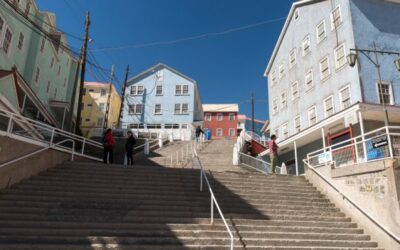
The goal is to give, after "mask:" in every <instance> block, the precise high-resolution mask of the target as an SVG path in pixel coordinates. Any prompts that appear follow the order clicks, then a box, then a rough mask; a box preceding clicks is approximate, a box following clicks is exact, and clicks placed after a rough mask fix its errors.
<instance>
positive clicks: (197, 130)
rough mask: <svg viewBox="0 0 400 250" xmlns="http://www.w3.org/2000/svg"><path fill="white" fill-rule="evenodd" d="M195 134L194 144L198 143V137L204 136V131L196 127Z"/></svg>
mask: <svg viewBox="0 0 400 250" xmlns="http://www.w3.org/2000/svg"><path fill="white" fill-rule="evenodd" d="M195 134H196V142H199V139H200V135H201V134H203V135H204V131H203V130H202V129H201V128H200V126H197V128H196V132H195Z"/></svg>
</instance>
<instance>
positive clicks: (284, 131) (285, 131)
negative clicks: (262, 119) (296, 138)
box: [282, 123, 289, 139]
mask: <svg viewBox="0 0 400 250" xmlns="http://www.w3.org/2000/svg"><path fill="white" fill-rule="evenodd" d="M282 135H283V139H286V138H288V137H289V131H288V124H287V123H285V124H283V125H282Z"/></svg>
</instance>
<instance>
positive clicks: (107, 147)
mask: <svg viewBox="0 0 400 250" xmlns="http://www.w3.org/2000/svg"><path fill="white" fill-rule="evenodd" d="M114 144H115V140H114V137H113V135H112V130H111V129H110V128H109V129H107V130H106V132H105V133H104V136H103V147H104V154H103V162H104V163H107V158H108V163H113V158H114V155H113V146H114Z"/></svg>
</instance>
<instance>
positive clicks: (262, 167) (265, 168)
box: [239, 152, 278, 174]
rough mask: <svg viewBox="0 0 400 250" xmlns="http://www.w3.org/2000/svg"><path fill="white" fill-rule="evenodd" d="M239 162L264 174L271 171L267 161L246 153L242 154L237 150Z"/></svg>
mask: <svg viewBox="0 0 400 250" xmlns="http://www.w3.org/2000/svg"><path fill="white" fill-rule="evenodd" d="M239 163H240V164H243V165H245V166H247V167H250V168H253V169H255V170H257V171H258V172H261V173H264V174H270V173H271V172H272V167H271V164H270V163H269V162H266V161H263V160H262V159H258V158H255V157H253V156H251V155H248V154H244V153H242V152H239ZM277 168H278V167H277Z"/></svg>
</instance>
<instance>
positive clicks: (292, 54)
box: [289, 48, 296, 69]
mask: <svg viewBox="0 0 400 250" xmlns="http://www.w3.org/2000/svg"><path fill="white" fill-rule="evenodd" d="M295 65H296V48H294V49H292V50H291V51H290V53H289V69H291V68H293V67H294V66H295Z"/></svg>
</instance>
